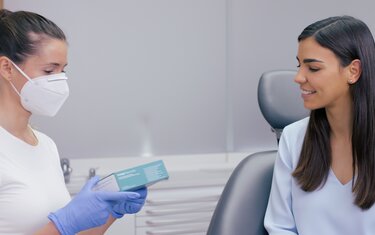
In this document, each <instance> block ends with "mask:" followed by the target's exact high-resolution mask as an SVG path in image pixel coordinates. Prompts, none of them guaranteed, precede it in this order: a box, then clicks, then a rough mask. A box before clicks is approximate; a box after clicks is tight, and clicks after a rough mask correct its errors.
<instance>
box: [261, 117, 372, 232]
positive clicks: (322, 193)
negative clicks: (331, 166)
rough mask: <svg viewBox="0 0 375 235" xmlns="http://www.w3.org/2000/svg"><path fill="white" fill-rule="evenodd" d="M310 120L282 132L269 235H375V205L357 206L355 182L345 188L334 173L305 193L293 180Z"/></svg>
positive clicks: (267, 218) (268, 217) (267, 224)
mask: <svg viewBox="0 0 375 235" xmlns="http://www.w3.org/2000/svg"><path fill="white" fill-rule="evenodd" d="M308 121H309V118H305V119H302V120H300V121H298V122H295V123H293V124H291V125H289V126H287V127H285V128H284V131H283V133H282V136H281V139H280V143H279V151H278V156H277V158H276V162H275V167H274V175H273V181H272V189H271V193H270V198H269V202H268V207H267V211H266V215H265V220H264V224H265V227H266V229H267V231H268V233H269V235H287V234H288V235H295V234H299V235H374V234H375V206H372V207H371V208H370V209H369V210H366V211H363V210H362V209H360V208H359V207H358V206H356V205H355V204H354V198H355V196H354V195H353V193H352V181H350V182H348V183H347V184H345V185H343V184H342V183H341V182H340V181H339V180H338V179H337V178H336V176H335V174H334V173H333V171H332V170H331V171H330V172H329V175H328V179H327V182H326V184H325V185H324V186H323V187H322V188H321V189H319V190H316V191H313V192H304V191H303V190H301V189H300V187H299V185H298V183H297V182H296V180H295V179H294V178H293V177H292V175H291V174H292V172H293V171H294V169H295V168H296V166H297V163H298V160H299V155H300V152H301V148H302V143H303V139H304V136H305V132H306V128H307V125H308Z"/></svg>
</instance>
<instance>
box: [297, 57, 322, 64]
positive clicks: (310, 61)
mask: <svg viewBox="0 0 375 235" xmlns="http://www.w3.org/2000/svg"><path fill="white" fill-rule="evenodd" d="M296 59H297V61H298V62H299V58H298V56H296ZM312 62H318V63H324V62H323V61H321V60H318V59H310V58H307V59H304V60H303V63H312Z"/></svg>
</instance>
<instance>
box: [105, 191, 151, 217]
mask: <svg viewBox="0 0 375 235" xmlns="http://www.w3.org/2000/svg"><path fill="white" fill-rule="evenodd" d="M134 192H135V193H138V194H139V195H140V197H139V198H138V199H129V200H123V201H121V202H118V201H117V202H114V203H113V204H112V208H111V213H112V216H113V217H115V218H117V219H118V218H121V217H123V216H124V214H134V213H137V212H138V211H140V210H141V209H142V207H143V205H144V204H145V201H146V197H147V188H141V189H138V190H136V191H134Z"/></svg>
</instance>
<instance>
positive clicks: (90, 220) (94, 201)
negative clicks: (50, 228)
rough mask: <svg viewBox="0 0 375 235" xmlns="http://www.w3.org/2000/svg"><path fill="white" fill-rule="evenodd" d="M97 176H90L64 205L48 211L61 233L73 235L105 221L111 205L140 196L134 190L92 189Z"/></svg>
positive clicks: (110, 210) (97, 179)
mask: <svg viewBox="0 0 375 235" xmlns="http://www.w3.org/2000/svg"><path fill="white" fill-rule="evenodd" d="M98 181H99V177H97V176H95V177H93V178H91V179H90V180H89V181H88V182H87V183H86V184H85V186H84V187H83V188H82V190H81V191H80V192H79V193H78V194H77V195H76V196H75V197H74V198H73V199H72V201H71V202H70V203H69V204H67V205H66V206H65V207H63V208H61V209H59V210H57V211H56V212H54V213H50V214H49V216H48V218H49V219H50V220H51V221H52V222H53V223H54V224H55V226H56V228H57V229H58V230H59V232H60V234H62V235H74V234H76V233H78V232H80V231H83V230H87V229H90V228H93V227H97V226H100V225H103V224H105V223H106V222H107V220H108V218H109V215H110V213H111V212H112V209H111V208H112V205H113V204H116V203H122V202H127V201H130V200H136V199H138V198H140V195H139V194H138V193H135V192H100V191H92V190H91V189H92V187H93V186H94V185H95V184H96V183H97V182H98Z"/></svg>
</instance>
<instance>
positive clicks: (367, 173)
mask: <svg viewBox="0 0 375 235" xmlns="http://www.w3.org/2000/svg"><path fill="white" fill-rule="evenodd" d="M298 42H299V45H298V54H297V61H298V64H299V65H298V67H299V69H298V73H297V75H296V77H295V81H296V82H297V83H298V84H299V86H300V89H301V93H302V98H303V101H304V106H305V107H306V108H308V109H310V110H311V114H310V117H309V118H306V119H303V120H300V121H298V122H296V123H293V124H291V125H289V126H287V127H286V128H285V129H284V131H283V134H282V137H281V140H280V145H279V152H278V157H277V159H276V162H275V168H274V177H273V183H272V189H271V195H270V198H269V203H268V208H267V211H266V216H265V221H264V223H265V227H266V229H267V231H268V233H269V234H270V235H276V234H277V235H283V234H285V235H286V234H290V235H295V234H300V235H318V234H319V235H324V234H327V235H354V234H360V235H373V234H375V206H374V202H375V45H374V39H373V36H372V34H371V32H370V30H369V29H368V27H367V26H366V25H365V24H364V23H363V22H362V21H360V20H358V19H355V18H353V17H349V16H342V17H331V18H327V19H324V20H321V21H318V22H315V23H313V24H311V25H309V26H308V27H307V28H305V29H304V30H303V32H302V33H301V35H299V37H298Z"/></svg>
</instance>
